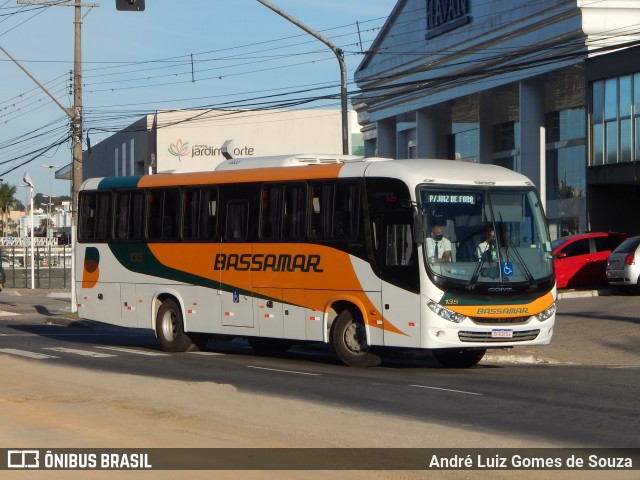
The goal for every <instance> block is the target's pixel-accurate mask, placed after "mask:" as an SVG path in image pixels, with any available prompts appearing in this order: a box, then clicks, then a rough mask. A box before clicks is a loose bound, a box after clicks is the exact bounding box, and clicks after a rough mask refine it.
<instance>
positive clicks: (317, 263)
mask: <svg viewBox="0 0 640 480" xmlns="http://www.w3.org/2000/svg"><path fill="white" fill-rule="evenodd" d="M291 169H294V167H291ZM149 248H150V250H151V252H152V253H153V254H154V256H155V257H156V258H157V259H158V261H159V262H160V263H162V264H163V265H165V266H167V267H170V268H175V269H176V270H180V271H183V272H186V273H189V274H193V275H197V276H199V277H202V278H206V279H209V280H212V281H219V282H221V283H222V284H225V285H232V286H233V287H234V288H237V289H238V290H245V291H251V292H254V293H255V292H256V291H257V290H260V289H264V288H275V287H277V288H279V289H281V290H282V300H283V302H284V303H288V304H292V305H301V306H303V307H305V308H308V309H310V310H314V311H317V312H324V311H326V309H328V308H330V306H331V304H332V303H334V302H335V301H339V300H345V301H350V302H352V303H356V304H357V306H358V307H359V308H360V309H361V311H362V312H363V314H365V318H364V321H365V323H366V324H368V325H370V326H371V327H375V328H382V329H384V330H385V331H389V332H393V333H397V334H400V335H406V333H404V332H402V331H401V330H400V329H398V328H397V327H396V326H394V325H393V324H392V323H391V322H389V321H388V320H386V319H385V318H384V317H383V316H382V314H381V313H380V311H379V310H378V307H377V306H376V305H374V304H373V303H372V302H371V300H370V299H369V297H368V296H367V294H366V293H365V292H363V291H362V285H361V283H360V281H359V279H358V277H357V275H356V273H355V271H354V270H353V268H352V267H351V260H350V258H349V254H347V253H345V252H342V251H340V250H337V249H334V248H330V247H327V246H323V245H315V244H277V243H269V244H266V243H265V244H241V243H235V244H230V243H224V244H220V243H209V244H175V243H163V244H160V243H158V244H149ZM230 255H234V259H236V260H235V261H234V262H233V263H231V264H229V263H228V262H224V261H219V262H218V263H219V265H218V266H217V268H219V269H218V270H216V269H214V265H215V262H216V258H222V256H224V258H227V257H229V256H230ZM267 255H271V256H273V255H275V256H276V258H282V257H279V256H280V255H283V256H286V257H287V258H289V257H290V258H291V259H293V258H295V257H296V256H300V257H299V258H302V257H303V256H304V257H305V258H309V257H311V256H314V261H313V262H311V263H310V264H309V265H310V266H309V268H308V269H307V270H308V271H303V270H304V269H303V268H299V267H296V268H293V267H292V263H291V262H289V263H285V262H281V263H280V264H279V266H278V265H276V266H275V267H274V268H264V265H260V266H261V268H257V267H258V266H259V264H258V263H255V264H251V263H249V262H250V259H252V258H256V257H258V258H261V259H262V258H265V257H266V256H267ZM218 256H220V257H218ZM243 256H246V257H243ZM242 258H246V260H245V261H244V263H242V262H241V261H240V260H238V259H242ZM284 265H289V266H290V267H292V270H294V271H276V270H277V269H278V268H280V267H283V266H284ZM239 268H241V269H239ZM252 268H256V270H252ZM300 290H304V296H303V298H301V296H300V295H299V293H298V292H299V291H300ZM301 302H303V303H301ZM367 312H368V315H367Z"/></svg>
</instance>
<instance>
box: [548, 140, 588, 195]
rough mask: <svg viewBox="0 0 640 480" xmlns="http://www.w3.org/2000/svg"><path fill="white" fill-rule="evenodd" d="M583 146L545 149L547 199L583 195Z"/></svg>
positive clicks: (584, 185)
mask: <svg viewBox="0 0 640 480" xmlns="http://www.w3.org/2000/svg"><path fill="white" fill-rule="evenodd" d="M584 162H585V146H584V145H578V146H575V147H567V148H559V149H554V150H548V151H547V168H546V171H547V199H548V200H559V199H563V198H578V197H584V196H585V190H586V178H585V165H584Z"/></svg>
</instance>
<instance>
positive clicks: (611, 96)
mask: <svg viewBox="0 0 640 480" xmlns="http://www.w3.org/2000/svg"><path fill="white" fill-rule="evenodd" d="M591 108H592V111H591V134H592V137H591V158H590V165H604V164H613V163H621V162H631V161H634V160H640V130H639V127H640V120H639V118H640V74H635V75H624V76H621V77H616V78H609V79H607V80H600V81H597V82H593V83H592V84H591ZM632 118H633V121H632Z"/></svg>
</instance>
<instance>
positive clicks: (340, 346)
mask: <svg viewBox="0 0 640 480" xmlns="http://www.w3.org/2000/svg"><path fill="white" fill-rule="evenodd" d="M331 348H332V350H333V351H334V352H335V354H336V355H337V356H338V358H339V359H340V360H341V361H342V363H344V364H345V365H348V366H350V367H375V366H376V365H379V364H380V362H381V358H380V356H379V355H377V354H375V353H373V352H371V350H370V346H369V345H368V344H367V334H366V330H365V327H364V323H363V322H362V321H361V320H360V319H355V318H354V317H353V314H352V313H351V312H350V311H349V310H343V311H342V312H341V313H340V315H338V316H337V317H336V319H335V320H334V321H333V326H332V328H331Z"/></svg>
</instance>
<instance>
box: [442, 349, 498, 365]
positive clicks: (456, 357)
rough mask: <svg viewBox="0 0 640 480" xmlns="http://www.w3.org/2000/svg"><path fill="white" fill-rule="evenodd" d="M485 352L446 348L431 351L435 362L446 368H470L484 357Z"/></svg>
mask: <svg viewBox="0 0 640 480" xmlns="http://www.w3.org/2000/svg"><path fill="white" fill-rule="evenodd" d="M485 352H486V350H484V349H478V350H471V349H468V348H446V349H443V350H433V356H434V357H436V360H438V362H440V363H441V364H442V366H443V367H447V368H471V367H474V366H476V365H477V364H478V362H479V361H480V360H482V357H484V354H485Z"/></svg>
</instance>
